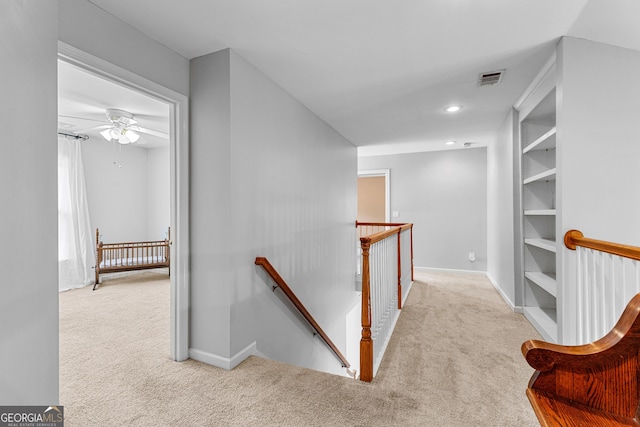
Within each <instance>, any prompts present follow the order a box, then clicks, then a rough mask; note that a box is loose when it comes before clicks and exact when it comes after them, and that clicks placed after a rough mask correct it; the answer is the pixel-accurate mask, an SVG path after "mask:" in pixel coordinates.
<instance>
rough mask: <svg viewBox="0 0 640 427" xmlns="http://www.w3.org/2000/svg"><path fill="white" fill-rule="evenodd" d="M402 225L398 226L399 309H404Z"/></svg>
mask: <svg viewBox="0 0 640 427" xmlns="http://www.w3.org/2000/svg"><path fill="white" fill-rule="evenodd" d="M401 235H402V227H399V228H398V310H400V309H402V245H401V241H400V239H401V237H400V236H401Z"/></svg>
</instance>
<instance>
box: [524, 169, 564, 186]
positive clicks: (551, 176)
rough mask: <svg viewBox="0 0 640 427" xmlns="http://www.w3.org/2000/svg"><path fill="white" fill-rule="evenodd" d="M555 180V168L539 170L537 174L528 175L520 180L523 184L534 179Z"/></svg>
mask: <svg viewBox="0 0 640 427" xmlns="http://www.w3.org/2000/svg"><path fill="white" fill-rule="evenodd" d="M555 180H556V168H553V169H549V170H546V171H544V172H540V173H539V174H537V175H534V176H532V177H529V178H527V179H525V180H524V181H522V183H523V184H525V185H526V184H530V183H532V182H535V181H555Z"/></svg>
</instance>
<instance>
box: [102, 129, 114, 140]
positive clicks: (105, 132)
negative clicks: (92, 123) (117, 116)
mask: <svg viewBox="0 0 640 427" xmlns="http://www.w3.org/2000/svg"><path fill="white" fill-rule="evenodd" d="M111 130H112V129H105V130H103V131H102V132H100V135H102V137H103V138H104V139H106V140H107V141H111V140H112V139H113V137H112V136H111Z"/></svg>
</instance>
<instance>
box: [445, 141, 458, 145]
mask: <svg viewBox="0 0 640 427" xmlns="http://www.w3.org/2000/svg"><path fill="white" fill-rule="evenodd" d="M455 143H456V142H455V141H447V142H445V144H447V145H453V144H455Z"/></svg>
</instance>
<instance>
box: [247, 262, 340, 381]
mask: <svg viewBox="0 0 640 427" xmlns="http://www.w3.org/2000/svg"><path fill="white" fill-rule="evenodd" d="M255 263H256V265H259V266H261V267H262V268H263V269H264V270H265V271H266V272H267V274H268V275H269V276H270V277H271V279H272V280H273V281H274V282H275V284H276V286H274V287H273V290H274V291H275V290H276V289H277V288H280V290H282V292H283V293H284V294H285V295H286V297H287V298H288V299H289V301H291V303H292V304H293V305H294V306H295V308H296V309H298V311H299V312H300V314H302V316H303V317H304V318H305V319H306V321H307V322H309V325H311V327H312V328H313V329H314V330H315V331H316V333H317V334H318V335H319V336H320V338H322V340H323V341H324V342H325V344H327V346H328V347H329V348H330V349H331V350H332V351H333V353H334V354H335V355H336V357H337V358H338V359H340V362H341V363H342V366H343V367H344V368H347V369H348V368H350V367H351V365H350V364H349V362H348V361H347V359H346V358H345V357H344V356H343V355H342V353H341V352H340V350H338V347H336V345H335V344H334V343H333V341H331V339H330V338H329V336H328V335H327V334H326V333H325V332H324V330H323V329H322V328H321V327H320V325H319V324H318V322H316V320H315V319H314V318H313V316H312V315H311V313H309V311H308V310H307V309H306V308H305V306H304V304H302V302H301V301H300V300H299V299H298V297H297V296H296V295H295V293H294V292H293V291H292V290H291V288H290V287H289V285H287V283H286V282H285V281H284V279H283V278H282V276H280V274H279V273H278V271H277V270H276V269H275V268H274V267H273V265H271V263H270V262H269V260H267V259H266V258H264V257H257V258H256V261H255ZM348 372H350V371H348ZM350 373H351V372H350Z"/></svg>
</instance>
